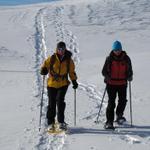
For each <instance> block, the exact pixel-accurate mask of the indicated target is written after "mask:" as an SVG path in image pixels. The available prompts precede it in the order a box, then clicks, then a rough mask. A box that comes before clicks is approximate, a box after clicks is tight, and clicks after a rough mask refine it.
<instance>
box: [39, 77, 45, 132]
mask: <svg viewBox="0 0 150 150" xmlns="http://www.w3.org/2000/svg"><path fill="white" fill-rule="evenodd" d="M44 82H45V75H44V76H43V85H42V95H41V103H40V119H39V131H40V130H41V118H42V108H43V95H44Z"/></svg>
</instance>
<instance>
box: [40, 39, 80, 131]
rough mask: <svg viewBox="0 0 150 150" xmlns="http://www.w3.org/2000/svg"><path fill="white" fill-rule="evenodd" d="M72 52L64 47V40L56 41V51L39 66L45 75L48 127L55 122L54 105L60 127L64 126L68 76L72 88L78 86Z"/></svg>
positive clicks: (51, 126)
mask: <svg viewBox="0 0 150 150" xmlns="http://www.w3.org/2000/svg"><path fill="white" fill-rule="evenodd" d="M71 56H72V53H71V52H70V51H68V50H67V49H66V44H65V43H64V42H62V41H61V42H59V43H57V48H56V52H55V53H54V54H53V55H52V56H49V57H48V58H47V59H46V60H45V61H44V63H43V65H42V67H41V75H47V74H48V79H47V90H48V99H49V101H48V109H47V123H48V128H53V126H54V124H55V116H56V106H57V121H58V123H59V127H60V128H62V129H63V128H66V123H65V121H64V119H65V115H64V112H65V107H66V103H65V101H64V100H65V95H66V92H67V89H68V86H69V84H70V81H69V80H68V76H69V77H70V79H71V81H72V84H73V88H74V89H77V88H78V83H77V75H76V72H75V65H74V62H73V60H72V58H71Z"/></svg>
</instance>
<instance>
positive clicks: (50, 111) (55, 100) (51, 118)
mask: <svg viewBox="0 0 150 150" xmlns="http://www.w3.org/2000/svg"><path fill="white" fill-rule="evenodd" d="M67 89H68V85H67V86H63V87H61V88H53V87H48V88H47V90H48V99H49V101H48V108H47V121H48V125H49V124H51V123H54V122H55V117H56V110H57V121H58V122H59V123H63V122H64V112H65V107H66V103H65V102H64V99H65V95H66V92H67Z"/></svg>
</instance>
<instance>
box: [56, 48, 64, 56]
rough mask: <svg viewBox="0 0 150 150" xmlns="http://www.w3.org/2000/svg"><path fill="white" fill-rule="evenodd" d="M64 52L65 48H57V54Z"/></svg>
mask: <svg viewBox="0 0 150 150" xmlns="http://www.w3.org/2000/svg"><path fill="white" fill-rule="evenodd" d="M64 53H65V48H57V54H59V55H60V56H63V55H64Z"/></svg>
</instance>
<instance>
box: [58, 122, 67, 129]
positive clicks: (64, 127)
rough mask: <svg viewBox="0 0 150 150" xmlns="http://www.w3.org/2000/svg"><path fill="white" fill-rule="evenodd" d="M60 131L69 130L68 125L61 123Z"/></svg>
mask: <svg viewBox="0 0 150 150" xmlns="http://www.w3.org/2000/svg"><path fill="white" fill-rule="evenodd" d="M59 129H61V130H65V131H66V130H67V123H65V122H63V123H59Z"/></svg>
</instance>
